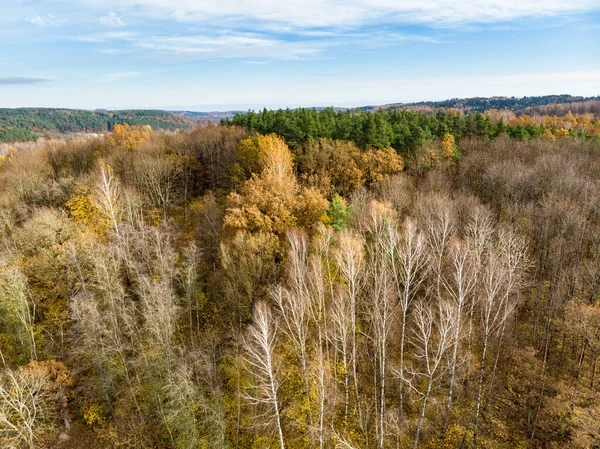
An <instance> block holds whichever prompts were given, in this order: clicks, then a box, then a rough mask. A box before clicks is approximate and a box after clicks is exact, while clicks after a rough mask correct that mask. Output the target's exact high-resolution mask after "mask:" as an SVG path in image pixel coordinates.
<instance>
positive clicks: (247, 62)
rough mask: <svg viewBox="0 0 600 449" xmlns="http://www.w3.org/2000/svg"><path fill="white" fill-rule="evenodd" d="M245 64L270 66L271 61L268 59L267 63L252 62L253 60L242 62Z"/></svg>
mask: <svg viewBox="0 0 600 449" xmlns="http://www.w3.org/2000/svg"><path fill="white" fill-rule="evenodd" d="M242 62H243V63H244V64H252V65H264V64H269V63H270V62H271V60H270V59H267V60H266V61H252V60H248V61H242Z"/></svg>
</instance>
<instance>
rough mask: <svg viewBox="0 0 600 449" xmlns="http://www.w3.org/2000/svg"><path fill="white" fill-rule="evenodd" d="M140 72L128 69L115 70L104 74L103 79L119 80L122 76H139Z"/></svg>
mask: <svg viewBox="0 0 600 449" xmlns="http://www.w3.org/2000/svg"><path fill="white" fill-rule="evenodd" d="M140 75H141V73H140V72H138V71H129V72H115V73H108V74H106V75H105V76H104V79H105V80H108V81H114V80H119V79H122V78H133V77H136V76H140Z"/></svg>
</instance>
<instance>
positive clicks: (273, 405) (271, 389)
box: [244, 301, 285, 449]
mask: <svg viewBox="0 0 600 449" xmlns="http://www.w3.org/2000/svg"><path fill="white" fill-rule="evenodd" d="M278 330H279V325H278V324H277V321H275V319H274V317H273V315H272V314H271V311H270V310H269V307H268V306H267V305H266V304H265V303H264V302H263V301H259V302H257V303H256V306H255V308H254V314H253V324H252V325H251V326H250V327H249V328H248V333H247V335H246V339H245V341H244V348H245V360H246V363H247V367H248V370H249V372H250V374H251V375H252V376H253V377H254V381H255V383H254V385H253V388H252V391H251V392H250V393H249V394H248V399H249V400H250V402H251V403H253V404H255V405H258V406H264V407H265V408H266V411H265V414H264V417H265V418H266V424H267V425H274V427H275V431H276V433H277V437H278V440H279V448H280V449H285V443H284V438H283V428H282V425H281V403H280V399H279V388H280V386H281V383H282V379H281V373H280V367H279V363H278V361H277V359H276V354H275V346H276V343H277V333H278Z"/></svg>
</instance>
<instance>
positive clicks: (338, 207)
mask: <svg viewBox="0 0 600 449" xmlns="http://www.w3.org/2000/svg"><path fill="white" fill-rule="evenodd" d="M351 212H352V206H348V205H346V201H345V200H344V199H343V198H342V197H341V196H339V195H338V194H337V193H336V194H334V195H333V199H332V200H331V203H330V204H329V209H327V212H326V214H327V218H328V220H327V222H328V224H330V225H331V227H332V228H333V229H335V230H336V231H342V230H344V229H345V228H346V226H347V223H348V219H349V218H350V214H351Z"/></svg>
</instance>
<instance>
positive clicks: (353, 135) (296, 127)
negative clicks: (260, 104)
mask: <svg viewBox="0 0 600 449" xmlns="http://www.w3.org/2000/svg"><path fill="white" fill-rule="evenodd" d="M223 123H225V124H234V125H238V126H243V127H245V128H247V129H249V130H251V131H256V132H258V133H261V134H269V133H275V134H278V135H280V136H282V137H283V138H284V139H285V140H286V143H287V144H288V145H290V147H291V148H292V149H294V148H298V147H300V146H302V145H303V144H304V143H305V142H307V141H309V140H311V139H318V138H328V139H336V140H343V141H351V142H354V143H356V145H358V146H359V147H360V148H363V149H366V148H387V147H392V148H394V149H395V150H396V151H397V152H399V153H402V154H405V153H409V152H413V151H415V150H416V149H417V148H419V147H420V146H421V145H423V144H424V143H426V142H429V141H432V140H434V139H436V138H443V136H444V135H446V134H450V135H452V136H454V138H455V139H460V138H465V137H486V138H489V139H494V138H496V137H498V136H499V135H501V134H506V135H507V136H509V137H512V138H519V139H529V138H535V137H541V136H544V134H546V133H547V131H551V132H552V131H554V130H552V128H551V127H547V126H546V125H545V124H544V123H537V122H534V121H523V120H521V121H515V122H511V123H505V121H504V120H503V119H500V120H497V121H493V120H492V118H491V117H490V116H489V115H487V114H482V113H481V112H476V113H474V114H466V115H463V114H459V113H456V112H452V111H444V110H438V111H437V112H436V113H435V114H426V113H424V112H419V111H409V110H391V111H376V112H360V111H336V110H334V109H333V108H327V109H323V110H320V111H319V110H316V109H286V110H283V109H280V110H278V111H273V110H267V109H265V110H263V111H262V112H253V111H249V112H247V113H244V114H238V115H236V116H235V117H233V118H232V119H230V120H223ZM567 133H568V134H571V135H585V134H587V133H586V132H585V131H580V130H579V129H575V128H574V129H571V130H568V132H567Z"/></svg>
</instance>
